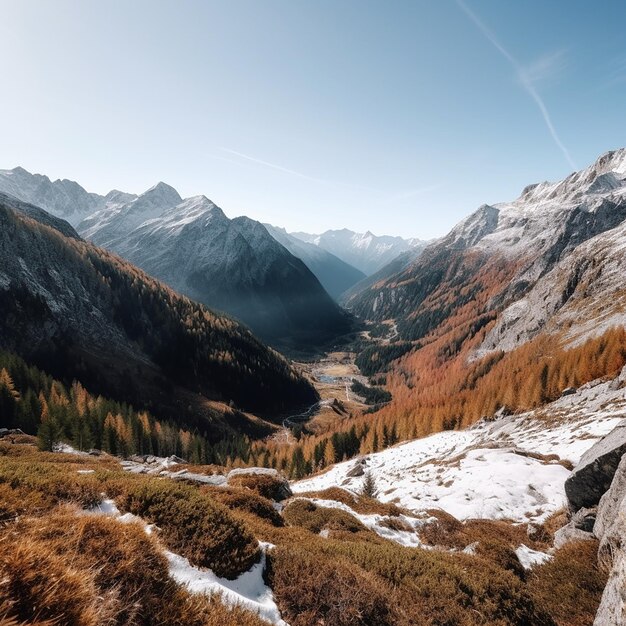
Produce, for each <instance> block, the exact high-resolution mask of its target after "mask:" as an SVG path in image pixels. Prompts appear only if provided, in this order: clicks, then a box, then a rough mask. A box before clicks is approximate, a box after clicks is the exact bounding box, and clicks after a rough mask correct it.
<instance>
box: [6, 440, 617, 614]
mask: <svg viewBox="0 0 626 626" xmlns="http://www.w3.org/2000/svg"><path fill="white" fill-rule="evenodd" d="M79 469H93V470H95V471H94V472H93V473H90V474H79V473H78V470H79ZM257 483H258V484H257ZM270 483H271V480H268V479H267V478H266V477H263V478H259V479H258V481H257V480H255V479H251V478H249V477H248V478H247V479H246V480H243V481H239V483H238V484H233V485H231V486H229V487H227V488H224V489H216V488H212V487H198V486H185V485H181V484H179V483H175V482H173V481H168V480H163V479H157V478H154V477H148V476H142V475H134V474H128V473H123V472H122V471H121V470H120V469H119V465H118V463H117V461H116V460H115V459H112V458H111V457H106V456H105V457H101V458H98V459H94V458H91V457H88V456H73V455H65V454H52V453H41V452H37V451H36V450H35V449H34V448H33V447H32V446H29V445H18V444H6V443H2V442H0V544H1V543H3V542H9V543H10V544H11V546H12V549H11V550H0V624H2V626H8V624H10V623H11V622H10V618H15V619H17V620H18V623H19V622H20V621H21V622H24V623H26V624H35V623H39V624H41V622H42V621H43V620H44V619H55V618H59V619H61V621H62V623H64V624H68V625H72V626H73V625H74V624H76V625H81V626H82V625H83V624H85V625H86V624H89V625H92V624H93V625H94V626H95V625H98V624H105V623H106V624H120V625H121V624H126V623H129V615H130V614H131V613H132V615H133V616H134V618H135V619H136V621H135V622H132V621H131V622H130V623H137V624H153V623H154V624H181V626H182V624H191V625H192V626H193V625H195V624H198V626H212V625H213V624H223V625H225V626H230V625H231V624H232V625H234V624H241V625H242V626H248V625H250V624H251V625H256V624H259V623H260V622H259V621H258V620H257V619H256V618H255V617H254V616H252V615H251V614H249V613H243V612H238V611H230V610H229V609H226V608H225V607H223V606H222V605H221V604H220V603H219V602H218V601H216V600H207V599H199V598H194V597H192V596H190V595H189V594H188V593H187V592H185V591H184V590H182V589H180V588H178V587H176V585H175V584H174V583H173V582H172V581H171V579H169V578H168V576H167V571H166V566H165V564H164V560H163V556H162V552H161V545H165V546H167V547H169V548H170V549H172V550H174V551H177V552H179V553H182V554H183V555H185V556H187V557H188V558H189V559H190V560H191V561H192V563H195V564H197V565H205V566H210V567H211V568H213V569H214V571H215V572H216V573H219V574H220V575H226V576H229V577H235V576H237V575H238V574H239V573H240V572H242V571H244V570H246V569H248V567H249V566H250V565H251V564H252V563H254V562H255V561H256V559H257V558H258V547H257V544H256V539H259V540H264V541H269V542H271V543H273V544H275V545H276V548H275V549H274V550H273V551H271V552H270V555H269V559H268V570H267V580H268V582H269V584H270V585H271V587H272V589H273V591H274V595H275V599H276V601H277V603H278V606H279V608H280V609H281V612H282V614H283V617H284V619H285V620H286V621H288V622H289V623H290V624H291V625H292V626H314V625H316V624H319V623H327V624H333V625H334V626H357V625H358V626H363V625H371V626H385V625H386V624H388V625H390V626H391V625H392V624H393V625H406V626H408V625H410V624H427V625H433V626H435V625H438V626H441V625H443V624H459V625H462V626H478V625H485V624H490V625H496V626H497V625H501V626H522V625H527V624H533V625H542V624H543V625H545V626H553V625H558V626H572V625H576V626H579V625H580V626H582V625H583V624H587V623H591V620H592V616H593V612H594V610H595V607H596V606H597V604H598V602H599V597H600V594H601V590H602V586H603V583H604V578H605V576H604V574H603V573H602V572H601V571H600V570H599V569H598V568H597V567H596V566H595V565H594V558H595V557H594V555H595V551H594V548H595V546H594V545H593V544H592V543H590V544H584V545H579V544H573V545H571V546H569V547H567V548H564V549H562V550H560V551H558V552H557V553H556V556H555V559H554V560H553V561H552V562H550V563H548V564H547V565H544V566H539V567H537V568H535V569H534V570H533V571H532V573H530V574H528V573H526V572H525V571H524V570H522V569H521V567H520V566H519V562H517V561H516V557H515V554H514V552H513V549H514V548H515V547H516V546H518V545H519V544H520V543H522V542H525V543H527V545H529V546H532V547H535V548H539V549H546V547H547V546H548V545H549V544H550V543H551V532H552V526H554V524H547V525H546V526H545V528H543V529H540V531H538V532H537V533H536V534H535V535H534V536H533V538H529V537H528V535H527V532H526V529H525V528H524V527H523V526H513V525H510V524H507V523H505V522H480V521H476V522H471V523H466V524H461V523H460V522H458V521H456V520H454V519H453V518H450V517H449V516H445V515H444V514H442V513H441V512H436V516H437V521H432V522H431V523H430V525H429V526H428V527H427V528H425V529H424V530H423V531H422V540H423V541H424V542H426V543H430V544H432V545H433V546H439V548H438V549H434V550H433V549H431V550H423V549H415V548H406V547H402V546H400V545H397V544H395V543H392V542H389V541H387V540H384V539H382V538H380V537H379V536H378V535H376V534H374V533H373V532H371V531H369V530H367V529H366V528H364V527H363V525H362V524H360V523H359V522H358V520H357V519H356V518H351V516H350V515H349V514H347V513H346V512H345V511H337V510H323V509H320V508H319V507H310V506H304V507H303V506H302V505H301V504H298V502H301V501H295V502H294V503H293V504H288V506H287V509H286V511H285V515H284V517H280V516H277V515H276V511H275V510H274V507H273V506H272V501H271V500H269V499H267V497H265V496H271V495H272V494H274V493H276V492H275V487H274V486H273V485H272V484H270ZM102 492H104V493H106V494H107V495H108V496H109V497H114V498H115V499H116V502H117V504H118V506H119V507H120V509H121V510H126V511H132V512H135V513H138V514H141V515H142V516H143V517H144V518H145V519H147V520H149V521H152V522H156V523H157V525H158V526H159V528H160V529H161V530H160V531H159V532H157V533H156V535H151V536H146V535H145V533H144V532H143V530H142V529H141V527H140V526H137V527H136V526H135V525H133V524H130V525H128V526H126V525H121V524H119V523H117V522H114V521H112V520H109V519H106V518H102V517H100V516H96V517H93V516H89V517H85V516H77V515H76V508H75V507H76V506H78V507H85V506H90V505H92V504H93V503H94V502H96V501H98V500H100V499H101V497H102V496H101V493H102ZM317 495H319V496H320V497H325V498H333V499H337V500H340V501H343V502H345V503H347V504H349V506H351V507H352V508H353V509H354V510H356V511H359V512H361V513H374V512H378V513H380V514H384V515H388V516H389V517H390V519H393V517H394V516H396V515H398V513H399V511H398V510H396V509H395V508H394V507H392V506H384V505H380V504H379V503H377V502H376V501H375V500H369V499H367V498H355V497H354V496H352V495H350V494H348V493H346V492H342V491H341V490H337V489H335V490H332V492H326V493H322V494H317ZM72 506H73V507H74V508H72ZM320 530H326V531H327V532H328V538H323V537H320V535H319V534H318V533H319V531H320ZM475 542H478V548H477V550H476V554H475V555H471V554H464V553H461V552H458V550H459V549H462V548H463V547H465V546H466V545H469V544H470V543H475ZM5 545H7V544H6V543H5ZM450 550H457V552H455V551H450ZM42 574H43V575H42ZM52 576H54V580H56V581H59V584H53V583H52V582H51V580H52ZM581 576H582V577H583V578H584V581H585V584H584V585H577V581H578V580H580V579H581V578H580V577H581ZM3 620H4V621H3ZM107 620H108V621H107ZM186 620H187V621H186Z"/></svg>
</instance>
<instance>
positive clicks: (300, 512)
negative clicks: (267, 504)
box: [283, 498, 367, 535]
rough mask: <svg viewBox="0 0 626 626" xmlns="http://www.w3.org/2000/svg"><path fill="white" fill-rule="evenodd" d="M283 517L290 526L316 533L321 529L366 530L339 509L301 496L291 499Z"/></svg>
mask: <svg viewBox="0 0 626 626" xmlns="http://www.w3.org/2000/svg"><path fill="white" fill-rule="evenodd" d="M283 517H284V519H285V521H286V522H287V523H288V524H289V525H290V526H300V527H302V528H306V529H307V530H309V531H311V532H312V533H315V534H316V535H318V534H319V533H320V532H321V531H322V530H342V531H346V532H351V533H358V532H361V531H367V529H366V528H365V526H363V524H361V522H359V520H357V519H356V517H354V516H352V515H350V513H347V512H346V511H342V510H341V509H330V508H326V507H322V506H317V505H316V504H315V503H314V502H311V501H310V500H303V499H301V498H298V499H295V500H292V501H291V502H290V503H289V504H288V505H287V507H286V508H285V510H284V511H283Z"/></svg>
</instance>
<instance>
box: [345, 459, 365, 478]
mask: <svg viewBox="0 0 626 626" xmlns="http://www.w3.org/2000/svg"><path fill="white" fill-rule="evenodd" d="M366 465H367V461H366V460H365V459H359V460H358V461H357V462H356V463H355V464H354V465H353V466H352V467H351V468H350V469H349V470H348V471H347V472H346V476H347V477H348V478H357V477H358V476H363V474H365V466H366Z"/></svg>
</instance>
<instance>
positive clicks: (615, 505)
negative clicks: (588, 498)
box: [593, 456, 626, 539]
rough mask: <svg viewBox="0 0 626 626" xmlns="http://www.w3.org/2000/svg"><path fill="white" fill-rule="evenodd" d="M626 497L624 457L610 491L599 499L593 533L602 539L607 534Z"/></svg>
mask: <svg viewBox="0 0 626 626" xmlns="http://www.w3.org/2000/svg"><path fill="white" fill-rule="evenodd" d="M625 497H626V456H623V457H622V460H621V461H620V464H619V466H618V467H617V471H616V472H615V476H614V477H613V482H612V483H611V487H610V489H609V490H608V491H607V492H606V493H605V494H604V495H603V496H602V498H601V499H600V504H599V505H598V511H597V514H596V522H595V524H594V526H593V532H594V534H595V535H596V537H598V539H602V538H603V537H605V535H606V534H607V533H608V532H609V530H610V528H611V526H612V525H613V523H614V522H615V520H616V518H617V517H618V515H619V513H620V507H621V506H622V501H623V500H624V498H625Z"/></svg>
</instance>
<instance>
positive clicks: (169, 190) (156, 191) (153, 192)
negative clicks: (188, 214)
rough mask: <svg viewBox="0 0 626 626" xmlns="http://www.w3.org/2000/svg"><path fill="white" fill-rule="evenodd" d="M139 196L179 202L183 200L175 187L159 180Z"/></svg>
mask: <svg viewBox="0 0 626 626" xmlns="http://www.w3.org/2000/svg"><path fill="white" fill-rule="evenodd" d="M139 198H150V199H155V200H157V199H158V200H159V201H164V202H168V203H175V204H178V203H179V202H181V201H182V198H181V197H180V194H179V193H178V191H176V189H174V187H172V186H171V185H168V184H167V183H164V182H158V183H157V184H156V185H154V186H153V187H150V189H148V190H147V191H144V192H143V193H142V194H141V195H140V196H139Z"/></svg>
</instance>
